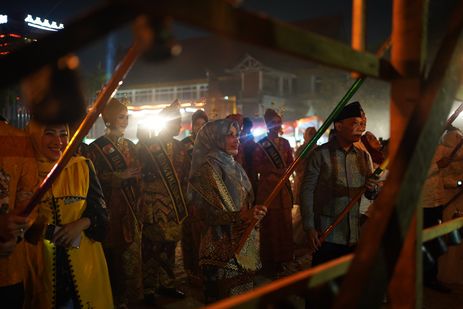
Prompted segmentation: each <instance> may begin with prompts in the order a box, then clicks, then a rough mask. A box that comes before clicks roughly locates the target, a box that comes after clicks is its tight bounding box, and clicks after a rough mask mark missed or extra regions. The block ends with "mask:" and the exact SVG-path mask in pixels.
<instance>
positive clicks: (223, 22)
mask: <svg viewBox="0 0 463 309" xmlns="http://www.w3.org/2000/svg"><path fill="white" fill-rule="evenodd" d="M139 14H150V15H152V16H154V17H157V18H160V17H164V16H172V17H173V18H174V19H178V20H180V21H183V22H187V23H189V24H191V25H193V26H196V27H199V28H203V29H206V30H209V31H211V32H213V33H216V34H220V35H223V36H227V37H230V38H233V39H237V40H241V41H244V42H248V43H251V44H256V45H260V46H264V47H267V48H271V49H274V50H276V51H280V52H283V53H287V54H290V55H293V56H296V57H299V58H303V59H307V60H313V61H317V62H320V63H323V64H326V65H328V66H332V67H336V68H340V69H344V70H348V71H355V72H359V73H361V74H364V75H367V76H372V77H377V78H385V79H388V78H390V77H391V76H393V74H394V73H393V70H392V69H391V66H390V64H389V62H387V61H386V60H384V59H377V58H376V57H375V55H374V54H372V53H369V52H361V51H355V50H353V49H352V48H351V47H350V46H348V45H346V44H344V43H341V42H338V41H336V40H333V39H330V38H327V37H324V36H322V35H319V34H316V33H313V32H309V31H306V30H304V29H301V28H298V27H296V26H294V25H290V24H288V23H284V22H281V21H277V20H275V19H272V18H270V17H267V16H263V15H262V14H259V13H252V12H248V11H245V10H243V9H240V8H235V7H233V6H232V5H230V4H229V3H227V2H226V1H223V0H201V1H196V2H194V3H193V2H191V1H189V0H171V1H167V0H164V1H148V0H133V1H129V0H125V1H112V2H111V3H110V4H106V5H104V6H102V7H99V8H96V9H95V10H93V11H91V12H89V13H88V14H87V15H85V16H83V17H81V18H79V19H76V20H74V21H71V22H70V23H68V24H67V25H66V27H65V28H64V29H63V30H61V31H58V32H55V33H52V34H50V35H47V36H45V37H43V38H42V39H41V40H40V41H38V42H37V43H35V44H33V45H29V46H25V47H23V48H21V49H19V50H18V51H16V52H15V53H12V54H9V55H6V56H4V57H2V58H0V71H2V72H9V73H8V74H3V75H0V85H5V84H8V83H12V82H15V81H17V80H19V79H20V78H22V77H23V76H25V75H27V74H29V73H31V72H33V71H35V70H37V69H38V68H40V67H41V66H43V65H45V64H47V63H50V62H53V61H55V60H57V59H58V58H59V57H62V56H63V55H66V54H67V53H69V52H72V51H74V50H77V49H79V48H82V47H83V46H85V45H87V44H89V43H90V42H92V41H95V40H96V39H99V38H101V37H102V36H103V35H105V34H107V33H109V32H110V31H112V30H114V29H116V28H118V27H121V26H122V25H124V24H125V23H127V22H129V21H131V20H132V19H134V18H135V17H136V16H137V15H139ZM211 48H214V47H213V46H211Z"/></svg>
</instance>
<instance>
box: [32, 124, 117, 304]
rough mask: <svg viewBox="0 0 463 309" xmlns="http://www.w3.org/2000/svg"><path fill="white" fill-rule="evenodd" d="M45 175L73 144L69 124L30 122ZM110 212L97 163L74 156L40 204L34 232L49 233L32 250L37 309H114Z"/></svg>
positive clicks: (41, 175)
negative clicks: (106, 248) (106, 245)
mask: <svg viewBox="0 0 463 309" xmlns="http://www.w3.org/2000/svg"><path fill="white" fill-rule="evenodd" d="M27 130H28V133H29V135H30V136H31V139H32V143H33V146H34V150H35V154H36V158H37V163H38V168H39V176H40V177H41V178H42V179H43V178H44V177H45V176H46V175H47V174H48V172H49V171H50V170H51V168H52V167H53V166H54V164H55V163H56V162H57V161H58V159H59V158H60V156H61V153H62V150H63V149H64V148H65V146H66V145H67V143H68V139H69V129H68V127H67V126H66V125H46V126H45V125H41V124H38V123H37V122H34V121H32V122H31V123H30V124H29V126H28V129H27ZM107 224H108V216H107V212H106V208H105V203H104V200H103V195H102V190H101V186H100V183H99V182H98V179H97V177H96V174H95V171H94V168H93V165H92V163H91V162H90V161H89V160H88V159H85V158H84V157H82V156H74V157H72V159H71V160H70V161H69V163H68V164H67V165H66V167H65V168H64V170H63V171H62V172H61V174H60V176H59V177H58V179H57V180H56V181H55V182H54V183H53V185H52V188H51V189H50V190H49V191H48V192H47V193H46V195H45V196H44V198H43V199H42V201H41V203H40V205H39V207H38V216H37V220H36V222H35V224H34V227H33V229H32V231H39V233H38V234H39V235H44V237H43V238H42V239H40V241H39V242H38V244H37V246H36V247H35V248H32V250H30V251H29V253H30V260H31V266H32V267H31V268H32V272H31V273H32V274H33V275H32V277H33V278H35V279H33V282H32V284H33V290H34V292H33V293H34V295H32V301H31V302H32V304H31V306H33V307H34V308H113V302H112V294H111V287H110V283H109V276H108V269H107V266H106V260H105V257H104V254H103V249H102V246H101V243H100V241H101V240H102V239H103V238H104V237H105V231H106V227H107Z"/></svg>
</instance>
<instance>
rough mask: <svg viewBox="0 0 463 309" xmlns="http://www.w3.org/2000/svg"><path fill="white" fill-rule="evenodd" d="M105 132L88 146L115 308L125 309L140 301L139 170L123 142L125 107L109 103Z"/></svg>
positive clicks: (128, 144)
mask: <svg viewBox="0 0 463 309" xmlns="http://www.w3.org/2000/svg"><path fill="white" fill-rule="evenodd" d="M102 116H103V120H104V122H105V125H106V128H107V132H106V134H105V135H103V136H101V137H99V138H98V139H96V140H95V141H94V142H93V143H91V144H90V149H89V157H90V158H91V160H92V161H93V163H94V164H95V168H96V171H97V174H98V178H99V179H100V181H101V185H102V188H103V193H104V197H105V201H106V205H107V206H108V211H109V214H110V219H111V220H110V222H109V228H108V236H107V237H106V239H105V240H104V242H103V245H104V250H105V255H106V258H107V260H108V268H109V274H110V277H111V286H112V289H113V296H114V302H115V305H116V307H119V308H126V307H127V306H128V303H129V300H130V302H137V301H139V300H140V299H141V298H142V294H143V288H142V270H141V227H142V225H141V211H140V210H139V199H140V193H139V184H140V182H139V179H140V167H139V164H138V161H137V160H136V151H135V145H134V144H133V143H132V142H131V141H130V140H128V139H126V138H124V133H125V129H126V128H127V126H128V110H127V106H125V105H124V104H122V103H121V102H119V101H118V100H116V99H111V100H110V101H109V102H108V103H107V104H106V106H105V109H104V110H103V113H102Z"/></svg>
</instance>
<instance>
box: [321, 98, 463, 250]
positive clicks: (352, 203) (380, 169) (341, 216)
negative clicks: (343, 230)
mask: <svg viewBox="0 0 463 309" xmlns="http://www.w3.org/2000/svg"><path fill="white" fill-rule="evenodd" d="M462 111H463V103H461V104H460V105H459V106H458V108H457V109H456V110H455V111H454V112H453V114H452V115H451V116H450V117H449V119H448V120H447V126H449V125H451V124H452V123H453V122H454V121H455V119H457V117H458V115H460V113H461V112H462ZM388 164H389V159H386V160H384V162H383V163H382V164H381V166H380V167H378V168H377V169H376V170H375V171H374V172H373V175H374V176H380V175H381V173H382V172H383V171H384V170H385V169H386V168H387V165H388ZM364 193H365V189H363V190H361V191H360V192H359V193H357V194H356V195H355V196H354V197H353V198H352V199H351V200H350V202H349V203H348V204H347V206H346V207H345V208H344V209H343V210H342V211H341V213H340V214H339V215H338V216H337V217H336V219H335V220H334V221H333V223H332V224H330V225H329V226H328V227H327V228H326V229H325V231H323V233H322V234H321V235H320V238H319V240H320V242H323V241H325V239H326V238H327V237H328V235H329V234H331V232H333V230H334V229H335V228H336V226H338V225H339V223H341V221H342V220H343V219H344V218H345V217H346V215H347V214H348V213H349V211H350V210H351V209H352V207H354V206H355V204H356V203H357V202H358V201H359V200H360V199H361V198H362V195H363V194H364ZM461 194H463V189H462V190H460V191H458V192H457V193H456V194H455V195H454V196H453V197H452V198H451V199H450V200H449V201H448V202H447V203H446V204H445V205H444V206H445V207H447V206H448V205H449V204H451V203H453V202H454V201H455V200H456V199H457V198H458V197H459V196H460V195H461Z"/></svg>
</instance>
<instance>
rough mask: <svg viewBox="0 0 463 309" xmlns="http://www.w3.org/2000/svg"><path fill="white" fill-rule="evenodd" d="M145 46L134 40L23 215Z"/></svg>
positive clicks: (33, 206) (49, 183)
mask: <svg viewBox="0 0 463 309" xmlns="http://www.w3.org/2000/svg"><path fill="white" fill-rule="evenodd" d="M145 47H146V43H145V42H143V41H142V40H135V42H134V43H133V45H132V47H130V49H129V50H128V52H127V54H126V55H125V57H124V58H123V59H122V61H121V62H120V63H119V65H118V66H117V68H116V70H115V71H114V74H113V76H112V77H111V79H110V80H109V81H108V83H107V84H106V85H105V86H104V87H103V89H102V90H101V91H100V93H99V94H98V97H97V98H96V100H95V102H94V104H93V106H92V107H91V108H90V110H89V112H88V113H87V116H86V117H85V118H84V120H83V121H82V123H81V124H80V126H79V128H78V129H77V131H76V132H75V134H74V136H73V137H72V139H71V141H70V142H69V144H68V145H67V147H66V149H65V150H64V153H63V155H62V156H61V158H60V159H59V160H58V162H57V163H56V164H55V166H54V167H53V168H52V169H51V171H50V172H49V173H48V175H47V176H46V177H45V178H44V179H43V181H42V182H41V183H40V185H39V187H38V189H37V190H36V191H35V192H34V194H33V196H32V198H31V200H30V201H29V203H28V204H27V206H26V208H25V209H24V211H23V213H22V215H23V216H28V215H29V214H30V213H31V212H32V211H33V210H34V208H35V207H37V205H38V203H39V202H40V200H41V199H42V198H43V196H44V195H45V193H46V192H47V191H48V190H49V189H50V187H51V185H52V184H53V182H54V181H55V180H56V178H58V176H59V174H60V173H61V171H62V170H63V169H64V167H65V166H66V164H67V163H68V162H69V160H70V159H71V157H72V156H73V155H74V153H75V152H76V150H77V148H78V147H79V145H80V143H81V141H82V139H83V138H84V137H85V136H86V135H87V134H88V132H89V131H90V129H91V127H92V126H93V123H94V122H95V121H96V120H97V119H98V116H99V115H100V113H101V112H102V111H103V109H104V107H105V105H106V103H107V102H108V101H109V99H111V98H112V96H113V95H114V93H115V91H116V90H117V88H118V87H119V85H120V82H121V81H122V80H123V79H124V77H125V76H126V74H127V73H128V72H129V70H130V69H131V67H132V65H133V64H134V63H135V61H136V60H137V58H138V57H139V56H140V55H141V54H142V52H143V51H144V49H145Z"/></svg>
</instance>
